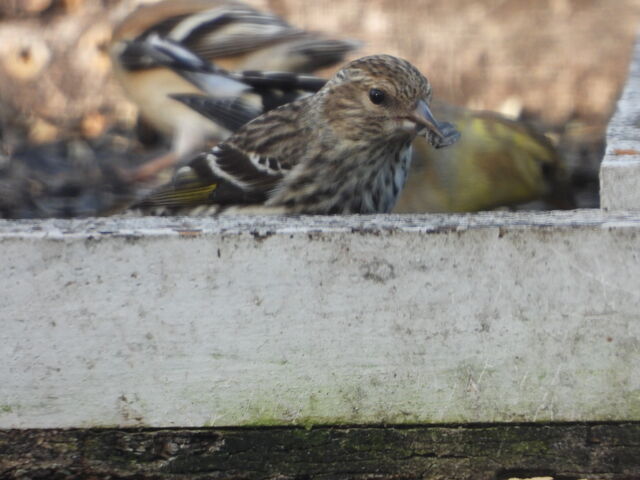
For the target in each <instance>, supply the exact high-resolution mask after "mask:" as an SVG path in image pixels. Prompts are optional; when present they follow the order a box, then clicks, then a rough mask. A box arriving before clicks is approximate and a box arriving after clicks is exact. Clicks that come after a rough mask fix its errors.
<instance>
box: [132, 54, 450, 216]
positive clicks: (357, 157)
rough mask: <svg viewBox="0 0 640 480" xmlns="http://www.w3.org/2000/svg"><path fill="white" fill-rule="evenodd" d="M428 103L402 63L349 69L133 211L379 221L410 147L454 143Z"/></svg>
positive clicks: (372, 60)
mask: <svg viewBox="0 0 640 480" xmlns="http://www.w3.org/2000/svg"><path fill="white" fill-rule="evenodd" d="M430 100H431V86H430V85H429V82H428V81H427V79H426V78H425V77H424V76H423V75H422V74H421V73H420V72H419V71H418V70H417V69H416V68H415V67H414V66H413V65H411V64H410V63H409V62H407V61H405V60H401V59H398V58H396V57H392V56H389V55H378V56H371V57H364V58H361V59H359V60H355V61H353V62H351V63H349V64H347V66H346V67H344V68H343V69H342V70H341V71H339V72H338V73H337V74H336V75H335V76H334V77H333V78H332V79H331V80H330V81H329V82H328V83H327V84H326V85H325V86H324V87H323V88H322V89H321V90H320V91H319V92H318V93H316V94H314V95H312V96H308V97H305V98H302V99H300V100H297V101H295V102H292V103H289V104H286V105H284V106H282V107H279V108H277V109H275V110H271V111H270V112H267V113H266V114H264V115H262V116H260V117H258V118H257V119H255V120H253V121H252V122H250V123H248V124H246V125H245V126H244V127H242V128H241V129H240V130H238V131H237V132H236V133H235V134H234V135H233V136H231V137H230V138H229V139H228V140H227V141H226V142H224V143H222V144H220V145H218V146H216V147H215V148H214V149H213V150H212V151H211V152H209V153H204V154H202V155H200V156H198V157H197V158H196V159H194V160H193V161H192V162H191V164H190V165H189V166H188V167H185V168H186V170H185V171H182V172H179V174H178V176H177V178H176V180H175V182H174V183H173V184H171V185H167V186H165V187H161V188H160V189H159V190H158V191H157V192H155V193H154V194H152V195H151V196H150V197H149V198H148V199H147V200H146V201H144V202H143V203H142V204H140V205H139V206H140V207H158V206H161V207H165V208H166V209H167V210H168V211H170V212H175V211H180V210H181V209H183V208H184V207H190V208H192V207H194V206H196V205H198V204H201V203H207V204H214V205H217V206H219V207H222V208H224V207H227V206H231V205H264V206H266V207H269V208H270V209H271V211H276V212H282V213H297V214H302V213H308V214H348V213H376V212H389V211H391V209H392V208H393V206H394V204H395V202H396V199H397V197H398V195H399V193H400V191H401V190H402V187H403V186H404V183H405V180H406V177H407V173H408V169H409V164H410V161H411V142H412V141H413V140H414V138H415V137H416V136H417V135H424V136H425V137H426V138H427V140H428V142H429V143H430V144H431V145H433V146H434V147H436V148H440V147H445V146H448V145H451V144H452V143H454V142H455V141H456V140H457V139H458V136H459V134H458V133H457V132H456V130H455V128H453V126H452V125H450V124H447V123H442V124H440V123H438V122H437V121H436V120H435V118H434V117H433V115H432V114H431V111H430V110H429V107H428V104H429V102H430Z"/></svg>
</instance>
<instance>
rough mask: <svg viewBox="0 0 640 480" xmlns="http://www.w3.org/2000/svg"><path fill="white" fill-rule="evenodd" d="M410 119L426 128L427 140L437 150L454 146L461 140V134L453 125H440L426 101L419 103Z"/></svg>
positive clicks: (446, 123)
mask: <svg viewBox="0 0 640 480" xmlns="http://www.w3.org/2000/svg"><path fill="white" fill-rule="evenodd" d="M409 119H410V120H412V121H414V122H415V123H416V125H417V126H418V127H424V130H425V132H424V133H425V136H426V138H427V140H428V141H429V143H431V145H433V146H434V147H436V148H443V147H447V146H449V145H452V144H454V143H455V142H456V141H457V140H458V139H459V138H460V133H459V132H458V131H457V130H456V129H455V127H454V126H453V125H452V124H451V123H448V122H443V123H440V122H438V121H437V120H436V118H435V117H434V116H433V113H431V110H430V109H429V105H427V102H425V101H424V100H420V101H419V102H418V105H417V106H416V108H415V110H414V111H413V112H411V114H410V115H409ZM420 130H422V128H421V129H420ZM421 133H422V132H421Z"/></svg>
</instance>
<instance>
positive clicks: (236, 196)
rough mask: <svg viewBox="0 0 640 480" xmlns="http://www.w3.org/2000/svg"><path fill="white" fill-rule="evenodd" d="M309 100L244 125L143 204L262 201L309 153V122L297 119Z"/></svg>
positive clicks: (173, 207) (175, 206) (170, 206)
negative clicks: (305, 138) (306, 138)
mask: <svg viewBox="0 0 640 480" xmlns="http://www.w3.org/2000/svg"><path fill="white" fill-rule="evenodd" d="M308 102H309V98H308V97H307V98H303V99H300V100H298V101H296V102H293V103H290V104H287V105H285V106H283V107H280V108H277V109H275V110H272V111H270V112H268V113H266V114H264V115H262V116H260V117H258V118H256V119H255V120H253V121H252V122H250V123H248V124H246V125H245V126H244V127H242V128H241V129H240V130H239V131H238V132H236V134H234V135H233V136H232V137H230V138H229V139H228V140H227V141H226V142H224V143H221V144H219V145H218V146H216V147H214V148H213V149H212V150H211V151H210V152H207V153H203V154H201V155H199V156H198V157H196V158H195V159H194V160H192V161H191V162H190V163H189V164H188V165H187V166H186V167H183V169H181V170H180V171H179V172H178V174H177V175H176V178H175V179H174V181H173V182H172V183H171V184H168V185H165V186H163V187H160V189H158V190H157V191H156V192H154V193H152V194H151V195H150V196H149V197H148V198H146V199H145V200H144V201H143V202H142V203H141V204H139V205H138V206H139V207H164V208H165V209H167V210H168V211H169V212H175V211H183V210H184V209H185V208H193V207H195V206H199V205H203V204H207V205H219V206H221V207H225V206H229V205H251V204H262V203H264V202H265V201H267V200H268V198H269V196H270V195H271V194H272V193H273V192H274V191H275V190H276V189H277V187H278V185H279V184H280V182H281V181H282V180H283V178H285V176H286V175H287V174H289V172H290V171H291V170H292V169H293V168H294V167H295V166H296V165H297V163H298V162H299V161H300V159H301V158H302V157H303V156H304V154H305V148H306V145H305V144H304V142H300V141H299V138H300V137H301V136H307V135H309V130H310V129H311V127H310V126H308V125H305V124H304V123H301V122H298V121H296V119H297V116H298V115H299V113H300V112H301V111H304V109H306V108H307V104H308Z"/></svg>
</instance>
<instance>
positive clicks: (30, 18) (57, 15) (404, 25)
mask: <svg viewBox="0 0 640 480" xmlns="http://www.w3.org/2000/svg"><path fill="white" fill-rule="evenodd" d="M141 1H142V0H0V127H1V133H2V140H3V148H4V149H5V150H11V149H14V148H16V146H19V145H21V144H23V143H25V142H45V141H50V140H54V139H56V138H60V137H66V136H68V135H73V136H82V137H90V138H91V137H94V138H95V137H99V136H100V135H102V134H103V133H104V132H105V131H107V130H108V129H109V128H110V127H111V126H112V125H114V124H116V123H117V124H120V125H124V126H125V128H126V127H127V126H131V125H132V123H133V119H134V118H135V109H134V107H133V106H132V105H130V104H129V103H128V102H127V101H126V100H125V99H124V98H123V96H122V94H121V92H120V89H119V87H118V86H117V85H116V84H115V83H114V82H113V81H112V80H111V77H110V61H109V58H108V55H107V51H106V47H107V45H108V41H109V36H110V30H111V27H112V25H113V24H114V23H115V22H117V21H118V20H119V19H121V18H122V17H123V16H124V15H126V13H128V12H129V11H131V10H132V9H133V8H134V7H135V6H136V5H137V4H139V3H141ZM248 3H251V4H253V5H255V6H258V7H262V8H269V9H271V10H273V11H275V12H276V13H279V14H280V15H282V16H284V17H285V18H287V19H288V20H289V21H290V22H291V23H293V24H295V25H298V26H301V27H304V28H308V29H313V30H322V31H325V32H328V33H331V34H334V35H336V36H339V37H348V38H354V39H359V40H362V41H364V45H363V47H362V49H361V50H360V51H358V52H357V55H358V56H360V55H365V54H370V53H383V52H384V53H390V54H394V55H398V56H402V57H404V58H407V59H408V60H410V61H412V62H413V63H415V64H416V65H417V66H418V67H419V68H420V69H421V70H422V71H423V72H425V74H426V75H427V76H428V77H429V79H430V80H431V81H432V83H433V84H434V89H435V93H436V95H437V96H439V97H440V98H444V99H447V100H449V101H451V102H454V103H456V104H459V105H466V106H468V107H472V108H476V109H490V110H496V111H500V112H503V113H505V114H508V115H511V116H515V117H526V118H528V119H530V120H533V121H534V122H536V123H538V124H539V125H541V126H543V127H544V129H545V130H547V131H548V132H551V133H552V134H553V135H554V136H555V138H556V140H557V141H558V142H559V143H560V145H561V148H562V149H563V151H564V153H565V155H566V156H567V161H568V162H569V164H570V166H571V168H573V169H578V170H580V169H584V170H585V171H590V172H595V171H597V163H598V162H599V160H600V158H601V153H602V148H603V137H604V128H605V126H606V122H607V120H608V118H609V117H610V115H611V114H612V112H613V108H614V106H615V100H616V99H617V97H618V95H619V93H620V90H621V88H622V86H623V83H624V80H625V77H626V74H627V68H628V62H629V59H630V54H631V50H632V47H633V42H634V36H635V33H636V29H637V26H638V20H640V0H615V1H614V2H612V1H610V0H538V1H536V2H531V1H528V0H475V1H474V0H449V1H447V2H443V1H440V0H342V1H336V0H315V1H313V2H310V1H304V0H248ZM325 73H327V74H328V73H329V72H325ZM587 206H588V205H587Z"/></svg>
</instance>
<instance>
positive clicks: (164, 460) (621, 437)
mask: <svg viewBox="0 0 640 480" xmlns="http://www.w3.org/2000/svg"><path fill="white" fill-rule="evenodd" d="M639 438H640V426H639V425H638V424H633V423H627V424H607V425H589V424H585V425H571V424H550V425H491V426H482V425H477V426H469V425H467V426H430V427H429V426H426V427H408V428H394V427H384V428H382V427H378V428H313V429H310V430H304V429H296V428H269V429H231V430H229V429H226V430H220V429H196V430H193V429H191V430H189V429H181V430H175V429H164V430H91V429H89V430H13V431H0V477H2V478H6V479H25V478H29V479H47V480H49V479H55V478H66V479H74V478H83V479H84V478H92V479H96V480H98V479H107V478H108V479H124V478H127V479H132V478H135V479H140V480H147V479H159V480H161V479H167V480H168V479H172V480H173V479H178V478H189V479H193V480H198V479H205V478H207V479H210V478H227V479H230V478H236V479H269V478H278V479H282V480H287V479H302V478H314V479H355V480H359V479H382V478H384V479H415V478H425V479H427V478H428V479H433V480H439V479H442V480H445V479H446V480H457V479H460V480H462V479H465V480H466V479H469V478H473V479H474V480H506V479H507V478H511V477H515V476H517V477H532V476H552V477H554V478H555V479H565V480H569V479H574V480H577V479H599V480H602V479H609V480H623V479H632V478H638V477H640V442H639V440H638V439H639Z"/></svg>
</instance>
